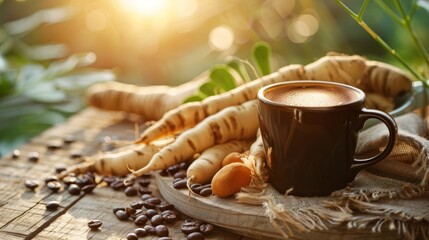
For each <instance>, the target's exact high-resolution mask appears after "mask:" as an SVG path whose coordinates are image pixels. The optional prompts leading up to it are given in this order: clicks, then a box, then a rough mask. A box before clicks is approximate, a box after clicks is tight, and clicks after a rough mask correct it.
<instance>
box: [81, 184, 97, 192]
mask: <svg viewBox="0 0 429 240" xmlns="http://www.w3.org/2000/svg"><path fill="white" fill-rule="evenodd" d="M96 187H97V185H95V184H88V185H86V186H83V187H82V191H83V192H84V193H92V191H94V189H95V188H96Z"/></svg>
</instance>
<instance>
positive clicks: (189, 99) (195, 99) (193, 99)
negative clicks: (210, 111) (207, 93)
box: [183, 95, 204, 103]
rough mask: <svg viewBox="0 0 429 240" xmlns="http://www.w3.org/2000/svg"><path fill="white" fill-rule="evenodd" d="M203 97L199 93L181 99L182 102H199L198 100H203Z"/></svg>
mask: <svg viewBox="0 0 429 240" xmlns="http://www.w3.org/2000/svg"><path fill="white" fill-rule="evenodd" d="M203 99H204V98H203V97H202V96H200V95H192V96H189V97H187V98H186V99H185V100H184V101H183V103H188V102H199V101H201V100H203Z"/></svg>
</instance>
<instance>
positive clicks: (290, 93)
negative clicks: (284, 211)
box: [258, 81, 397, 196]
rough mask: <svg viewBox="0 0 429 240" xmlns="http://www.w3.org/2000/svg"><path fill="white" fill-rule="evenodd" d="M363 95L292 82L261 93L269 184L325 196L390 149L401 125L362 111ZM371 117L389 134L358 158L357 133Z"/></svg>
mask: <svg viewBox="0 0 429 240" xmlns="http://www.w3.org/2000/svg"><path fill="white" fill-rule="evenodd" d="M364 101H365V93H364V92H363V91H361V90H360V89H358V88H355V87H352V86H348V85H345V84H339V83H333V82H323V81H290V82H283V83H277V84H272V85H269V86H266V87H264V88H262V89H260V90H259V92H258V113H259V122H260V127H261V134H262V139H263V142H264V148H265V152H266V156H267V166H268V172H269V181H270V183H271V184H272V186H273V187H274V188H275V189H277V190H278V191H279V192H281V193H284V192H286V191H287V190H289V189H292V191H291V192H290V193H291V194H293V195H297V196H323V195H328V194H330V193H331V192H333V191H335V190H338V189H341V188H344V187H345V186H346V185H347V183H349V182H351V181H352V180H353V179H354V178H355V177H356V175H357V173H358V172H359V171H360V170H362V169H363V168H366V167H368V166H370V165H373V164H375V163H377V162H379V161H381V160H383V159H385V158H386V157H387V156H388V155H389V154H390V152H391V151H392V149H393V147H394V145H395V140H396V135H397V126H396V123H395V121H394V119H393V118H392V117H391V116H389V115H388V114H386V113H384V112H382V111H378V110H370V109H366V108H364ZM369 118H376V119H379V120H381V121H382V122H383V123H384V124H385V125H386V126H387V128H388V130H389V141H388V143H387V146H386V148H385V149H384V150H383V151H382V152H381V153H379V154H378V155H376V156H373V157H370V158H366V159H356V158H355V150H356V144H357V139H358V133H359V130H361V129H362V127H363V125H364V123H365V121H366V120H367V119H369Z"/></svg>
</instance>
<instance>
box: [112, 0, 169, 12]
mask: <svg viewBox="0 0 429 240" xmlns="http://www.w3.org/2000/svg"><path fill="white" fill-rule="evenodd" d="M118 1H119V3H120V6H121V7H122V8H123V9H124V10H126V11H129V12H136V13H140V14H142V15H144V16H155V15H157V14H159V13H160V12H162V11H164V10H166V8H167V7H168V0H118Z"/></svg>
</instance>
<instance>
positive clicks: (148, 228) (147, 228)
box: [143, 225, 156, 234]
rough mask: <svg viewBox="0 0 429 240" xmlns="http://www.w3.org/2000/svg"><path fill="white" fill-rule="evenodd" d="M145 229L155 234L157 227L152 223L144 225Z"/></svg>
mask: <svg viewBox="0 0 429 240" xmlns="http://www.w3.org/2000/svg"><path fill="white" fill-rule="evenodd" d="M143 229H144V230H146V232H147V233H149V234H155V233H156V231H155V227H153V226H151V225H146V226H144V227H143Z"/></svg>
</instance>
